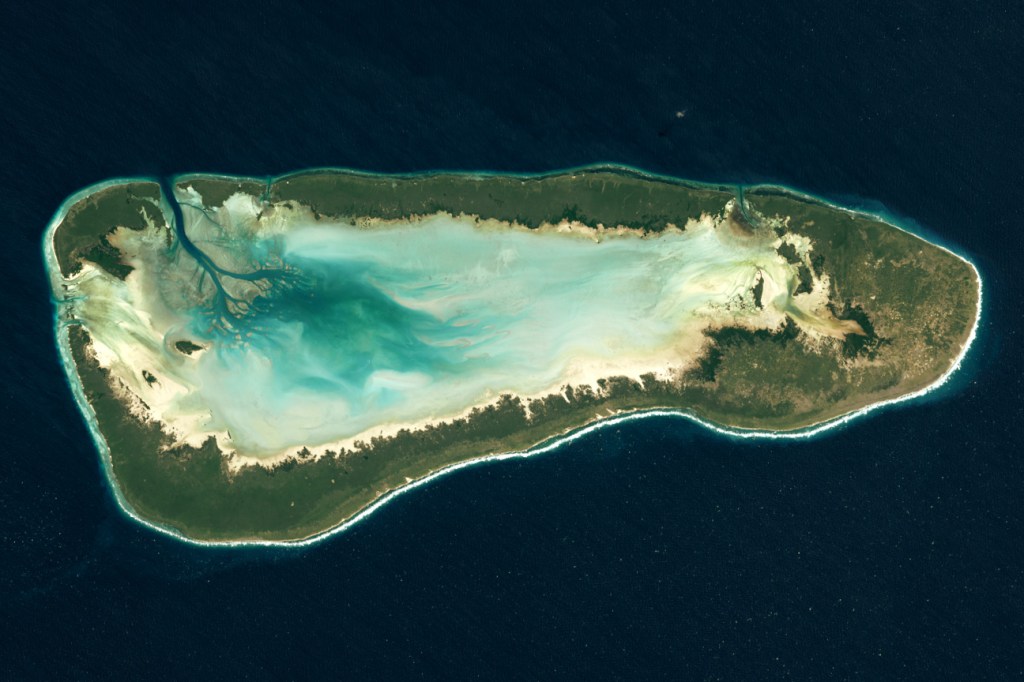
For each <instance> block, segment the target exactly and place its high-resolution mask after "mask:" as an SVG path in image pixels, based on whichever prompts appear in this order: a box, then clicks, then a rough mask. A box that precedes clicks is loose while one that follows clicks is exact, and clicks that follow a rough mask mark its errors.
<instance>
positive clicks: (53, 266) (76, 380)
mask: <svg viewBox="0 0 1024 682" xmlns="http://www.w3.org/2000/svg"><path fill="white" fill-rule="evenodd" d="M596 170H600V171H606V172H619V173H623V174H625V175H630V176H634V177H637V176H639V177H644V178H650V179H657V180H660V181H668V182H672V183H675V184H680V185H683V186H687V187H700V188H713V189H730V190H731V189H736V188H737V187H742V189H743V190H744V191H746V192H750V191H756V190H758V189H762V190H765V189H767V190H773V191H777V192H781V193H783V194H788V195H791V196H793V197H797V198H800V199H804V200H809V201H812V202H814V203H818V204H823V205H826V206H828V207H830V208H832V209H835V210H838V211H841V212H844V213H846V214H849V215H852V216H862V217H869V218H872V219H875V220H877V221H879V222H882V223H884V224H885V225H888V226H890V227H894V228H896V229H898V230H900V231H902V232H905V233H908V234H910V235H913V236H914V237H916V238H918V239H921V240H922V241H925V242H926V243H928V244H931V245H932V246H935V247H937V248H939V249H941V250H943V251H945V252H946V253H948V254H950V255H952V256H954V257H956V258H957V259H959V260H961V261H963V262H964V263H966V264H967V265H968V266H969V267H970V269H971V271H972V272H973V275H974V278H975V281H976V283H977V293H978V298H977V305H976V309H975V315H974V320H973V323H972V326H971V329H970V332H969V334H968V337H967V339H966V341H965V342H964V344H963V346H962V348H961V349H960V352H959V354H958V355H957V357H956V359H955V361H954V362H953V363H952V364H951V365H950V366H949V368H948V369H947V370H946V371H945V372H944V373H943V374H942V375H941V376H940V377H939V378H938V379H937V380H936V381H934V382H933V383H931V384H930V385H928V386H926V387H924V388H922V389H919V390H917V391H914V392H911V393H908V394H905V395H900V396H897V397H895V398H891V399H887V400H883V401H879V402H877V403H871V404H869V405H866V406H864V407H862V408H859V409H856V410H852V411H850V412H847V413H845V414H842V415H839V416H836V417H834V418H830V419H827V420H824V421H822V422H819V423H815V424H811V425H809V426H806V427H802V428H799V429H794V430H788V431H769V430H756V429H738V428H732V427H728V426H724V425H721V424H716V423H714V422H711V421H707V420H704V419H701V418H700V417H698V416H696V415H695V414H693V413H692V412H690V411H689V410H685V409H676V408H652V409H643V410H637V411H631V412H624V413H620V414H614V415H610V416H607V417H602V418H599V419H595V420H593V421H591V422H589V423H586V424H584V425H582V426H580V427H579V428H575V429H572V430H570V431H569V432H567V433H563V434H560V435H557V436H553V437H552V438H549V439H547V440H545V441H542V442H541V443H538V444H537V445H535V446H533V447H531V448H528V449H525V450H519V451H511V452H506V453H497V454H488V455H482V456H480V457H477V458H473V459H469V460H465V461H462V462H457V463H454V464H451V465H448V466H444V467H441V468H439V469H437V470H435V471H432V472H430V473H429V474H427V475H425V476H422V477H420V478H417V479H415V480H412V481H410V482H408V483H406V484H405V485H401V486H399V487H397V488H393V489H391V490H389V491H387V492H385V493H383V494H381V495H380V496H379V497H378V498H377V499H375V500H374V501H373V502H372V503H370V504H369V505H367V506H366V507H364V508H362V509H361V510H360V511H358V512H357V513H356V514H354V515H352V516H350V517H349V518H347V519H344V520H342V521H341V522H339V523H338V524H336V525H335V526H333V527H330V528H327V529H325V530H323V531H319V532H316V533H313V534H311V535H309V536H307V537H304V538H300V539H295V540H260V539H246V540H225V541H217V540H211V541H207V540H197V539H195V538H191V537H188V536H186V535H184V534H183V533H180V532H178V531H177V530H175V529H173V528H169V527H166V526H163V525H161V524H158V523H154V522H152V521H149V520H147V519H145V518H143V517H142V516H141V515H140V514H138V513H137V512H136V511H135V510H134V509H133V508H132V507H131V505H130V504H129V503H128V501H127V500H126V499H125V497H124V496H123V494H122V492H121V490H120V486H119V484H118V482H117V480H116V477H115V475H114V472H113V468H112V460H111V453H110V448H109V446H108V444H107V442H106V440H105V438H104V437H103V435H102V433H101V432H100V429H99V425H98V422H97V419H96V415H95V412H94V411H93V409H92V405H91V404H90V403H89V401H88V399H87V398H86V396H85V390H84V387H83V386H82V383H81V380H80V377H79V376H78V373H77V371H76V369H75V363H74V360H73V358H72V353H71V348H70V341H69V335H68V331H67V325H66V323H65V321H64V320H62V319H61V318H60V315H59V313H55V327H56V336H57V348H58V353H59V355H60V358H61V362H62V364H63V366H64V368H65V373H66V374H67V378H68V383H69V385H70V386H71V388H72V392H73V394H74V396H75V399H76V401H77V402H78V404H79V407H80V409H81V411H82V413H83V415H84V416H85V418H86V423H87V426H88V428H89V431H90V433H91V434H92V436H93V440H94V441H95V443H96V446H97V448H98V449H99V450H100V454H101V461H102V462H103V467H104V472H105V474H106V478H107V481H108V483H109V485H110V487H111V490H112V492H113V493H114V498H115V501H116V502H117V504H118V506H119V507H120V508H121V509H122V511H124V512H125V513H126V514H127V515H128V516H130V517H131V518H133V519H135V520H136V521H138V522H139V523H141V524H143V525H145V526H146V527H148V528H151V529H153V530H155V531H158V532H160V533H162V534H165V535H168V536H170V537H173V538H175V539H177V540H180V541H183V542H186V543H188V544H193V545H198V546H202V547H251V546H261V547H304V546H309V545H311V544H314V543H317V542H320V541H322V540H324V539H326V538H328V537H331V536H333V535H335V534H337V533H341V532H343V531H345V530H347V529H349V528H351V527H352V526H353V525H355V524H356V523H358V522H360V521H362V520H364V519H366V518H367V517H369V516H370V515H371V514H372V513H373V512H375V511H376V510H378V509H380V508H381V507H383V506H384V505H385V504H387V503H388V502H390V501H391V500H393V499H395V498H397V497H398V496H399V495H401V494H403V493H406V492H408V491H410V490H414V489H415V488H418V487H420V486H422V485H425V484H427V483H429V482H431V481H433V480H435V479H437V478H439V477H441V476H443V475H445V474H447V473H451V472H454V471H457V470H459V469H463V468H466V467H470V466H475V465H480V464H484V463H487V462H497V461H503V460H507V459H512V458H526V457H530V456H533V455H537V454H543V453H547V452H551V451H553V450H557V449H558V448H559V447H561V446H563V445H565V444H567V443H570V442H573V441H575V440H577V439H579V438H582V437H584V436H586V435H588V434H590V433H593V432H596V431H598V430H600V429H602V428H604V427H607V426H615V425H619V424H623V423H626V422H633V421H639V420H642V419H646V418H650V417H676V418H683V419H686V420H689V421H691V422H694V423H697V424H699V425H700V426H702V427H704V428H707V429H709V430H711V431H713V432H715V433H717V434H719V435H722V436H726V437H731V438H738V439H743V440H746V439H790V440H792V439H808V438H812V437H815V436H818V435H820V434H823V433H826V432H828V431H830V430H832V429H834V428H837V427H840V426H844V425H846V424H848V423H851V422H852V421H854V420H855V419H857V418H858V417H861V416H863V415H866V414H869V413H871V412H874V411H875V410H877V409H879V408H882V407H887V406H891V405H895V404H899V403H904V402H908V401H911V400H914V399H916V398H920V397H922V396H924V395H926V394H929V393H932V392H934V391H935V390H937V389H939V388H940V387H941V386H943V385H944V384H946V383H947V382H948V381H949V379H950V377H951V376H952V375H953V374H954V373H955V372H956V371H957V370H958V369H960V367H961V364H962V362H963V360H964V358H965V357H966V356H967V354H968V352H969V350H970V348H971V347H972V346H973V344H974V341H975V339H976V337H977V333H978V328H979V326H980V323H981V319H982V311H983V307H984V306H983V297H984V296H983V294H984V292H983V290H984V287H983V280H982V277H981V274H980V272H979V270H978V268H977V266H976V265H975V264H974V263H973V262H972V261H971V260H969V259H968V258H967V257H965V256H963V255H961V254H959V253H957V252H955V251H953V250H952V249H951V248H949V247H947V246H945V245H943V244H939V243H936V242H934V241H931V240H929V239H926V238H924V237H923V236H921V235H920V234H918V233H917V232H915V231H914V230H912V229H909V228H907V227H903V226H901V225H899V224H898V222H896V221H894V219H893V218H892V217H891V216H886V215H882V214H880V213H878V212H873V211H863V210H858V209H850V208H847V207H844V206H841V205H838V204H835V203H833V202H831V201H829V200H827V199H823V198H821V197H818V196H815V195H813V194H810V193H805V192H802V191H799V190H795V189H793V188H790V187H787V186H784V185H779V184H762V185H750V186H739V185H727V184H719V183H700V182H694V181H689V180H685V179H681V178H676V177H673V176H664V175H659V174H656V173H650V172H647V171H642V170H640V169H636V168H632V167H630V166H625V165H622V164H594V165H586V166H579V167H573V168H568V169H563V170H556V171H546V172H542V173H511V172H509V173H505V172H499V173H495V172H465V171H438V170H432V171H422V172H416V173H412V174H391V173H367V172H364V171H358V170H353V169H344V168H322V169H309V170H305V171H296V172H292V173H287V174H284V175H281V176H277V177H271V178H255V177H246V176H235V175H226V174H225V175H221V174H211V173H191V174H190V173H185V174H178V175H174V176H170V177H169V178H166V179H154V178H151V177H132V178H115V179H110V180H106V181H103V182H100V183H96V184H94V185H90V186H88V187H86V188H83V189H81V190H79V191H77V192H75V193H74V194H72V195H71V196H70V197H68V199H66V200H65V201H64V202H63V203H62V204H61V206H60V208H59V209H58V210H57V211H56V212H55V214H54V216H53V218H52V219H51V220H50V223H49V224H48V226H47V228H46V230H45V232H44V242H43V251H44V260H45V263H46V266H47V269H48V274H49V276H50V278H51V283H55V284H56V283H58V282H59V280H60V268H59V264H58V262H57V258H56V254H55V250H54V244H53V237H54V233H55V231H56V228H57V227H58V226H59V225H60V224H61V222H62V221H63V219H64V218H65V217H66V215H67V212H68V210H69V209H70V207H71V206H73V205H74V204H75V203H77V202H79V201H81V200H82V199H83V198H85V197H87V196H89V195H91V194H95V193H96V192H99V191H101V190H103V189H106V188H109V187H113V186H117V185H121V184H125V183H135V182H145V183H155V184H158V185H159V186H160V187H161V190H162V191H161V194H163V190H164V189H165V188H166V187H167V186H171V187H173V186H174V185H175V184H177V183H178V182H180V181H181V180H182V179H188V178H195V177H207V178H211V177H212V178H218V179H227V180H231V181H256V182H260V183H266V185H267V186H269V185H270V184H272V183H276V182H280V181H282V180H287V179H288V178H290V177H296V176H303V175H309V174H315V173H318V172H323V173H351V174H353V175H361V176H386V177H406V178H410V177H423V176H432V175H441V174H453V175H455V174H458V175H468V176H476V177H481V178H483V177H494V176H501V177H513V178H543V177H549V176H558V175H565V174H570V173H573V172H587V171H596ZM166 204H167V198H166V197H161V208H162V209H163V208H166V206H165V205H166Z"/></svg>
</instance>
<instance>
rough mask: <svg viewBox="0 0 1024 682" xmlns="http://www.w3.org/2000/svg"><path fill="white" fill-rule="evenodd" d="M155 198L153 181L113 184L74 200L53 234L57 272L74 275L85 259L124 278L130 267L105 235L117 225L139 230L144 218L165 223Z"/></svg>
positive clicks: (157, 191)
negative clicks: (74, 202)
mask: <svg viewBox="0 0 1024 682" xmlns="http://www.w3.org/2000/svg"><path fill="white" fill-rule="evenodd" d="M159 202H160V185H158V184H156V183H155V182H131V183H127V184H124V185H114V186H113V187H108V188H106V189H103V190H100V191H99V192H96V193H95V194H92V195H89V196H88V197H86V198H85V199H82V200H81V201H79V202H77V203H76V204H75V205H74V206H72V207H71V208H70V209H69V210H68V212H67V215H66V216H65V217H64V221H63V223H62V224H61V227H60V229H59V230H57V231H56V233H55V234H54V236H53V248H54V253H55V255H56V257H57V262H58V263H59V264H60V271H61V274H63V275H64V277H70V276H72V275H74V274H75V273H77V272H78V271H79V270H80V269H81V261H82V260H87V261H90V262H92V263H95V264H96V265H99V266H100V267H102V268H104V269H105V270H106V271H107V272H109V273H110V274H112V275H114V276H115V277H117V278H119V279H124V278H125V277H126V276H127V275H128V273H129V272H131V271H132V269H131V267H129V266H127V265H124V264H123V263H121V258H120V254H119V253H118V251H117V249H115V248H114V247H113V246H111V245H110V244H109V242H107V235H109V234H110V233H111V232H113V231H114V229H115V228H117V227H127V228H128V229H131V230H141V229H142V228H144V227H146V224H147V223H146V220H147V219H149V220H151V221H153V222H154V223H155V224H157V225H165V224H166V223H165V221H164V217H163V214H162V213H161V212H160V208H159Z"/></svg>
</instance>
